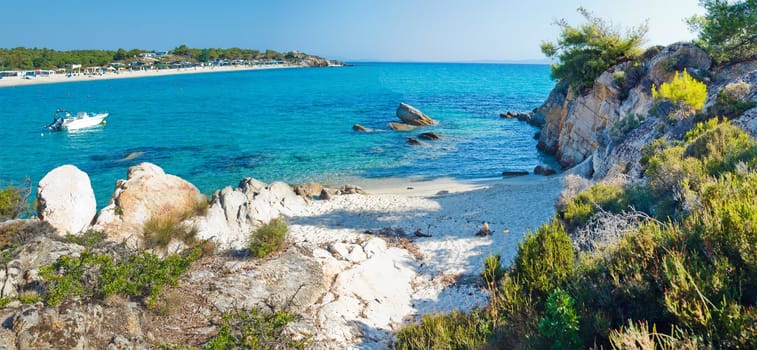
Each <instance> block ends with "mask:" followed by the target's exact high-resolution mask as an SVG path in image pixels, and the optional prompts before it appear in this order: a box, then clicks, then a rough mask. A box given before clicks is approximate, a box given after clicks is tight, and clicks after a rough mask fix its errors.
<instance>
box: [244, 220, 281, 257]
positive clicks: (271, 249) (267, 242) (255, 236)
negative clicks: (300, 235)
mask: <svg viewBox="0 0 757 350" xmlns="http://www.w3.org/2000/svg"><path fill="white" fill-rule="evenodd" d="M286 233H287V224H286V221H284V220H283V219H273V220H271V222H269V223H267V224H265V225H263V226H261V227H259V228H258V229H257V230H255V231H254V232H253V233H252V234H251V235H250V245H249V249H250V253H251V254H252V256H254V257H256V258H264V257H267V256H269V255H271V254H273V253H275V252H278V251H281V250H283V249H284V247H285V246H286Z"/></svg>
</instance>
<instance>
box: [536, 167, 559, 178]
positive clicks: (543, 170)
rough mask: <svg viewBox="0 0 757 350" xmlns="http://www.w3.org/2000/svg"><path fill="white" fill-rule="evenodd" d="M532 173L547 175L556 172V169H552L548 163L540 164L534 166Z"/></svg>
mask: <svg viewBox="0 0 757 350" xmlns="http://www.w3.org/2000/svg"><path fill="white" fill-rule="evenodd" d="M534 174H536V175H544V176H549V175H554V174H557V171H556V170H555V169H552V167H551V166H549V165H546V164H542V165H537V166H536V167H534Z"/></svg>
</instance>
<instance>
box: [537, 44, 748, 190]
mask: <svg viewBox="0 0 757 350" xmlns="http://www.w3.org/2000/svg"><path fill="white" fill-rule="evenodd" d="M710 65H711V60H710V58H709V56H708V55H707V54H706V53H705V52H704V51H703V50H701V49H700V48H698V47H696V46H695V45H693V44H689V43H677V44H673V45H670V46H668V47H665V48H662V49H659V48H653V49H650V50H648V51H647V53H645V55H644V56H643V57H642V59H640V60H638V61H632V62H624V63H621V64H619V65H616V66H614V67H611V68H610V69H608V70H607V71H606V72H604V73H603V74H602V75H601V76H600V77H599V78H597V80H596V81H595V82H594V86H593V87H592V88H591V90H589V91H586V92H583V93H579V92H575V91H572V89H568V88H567V86H565V84H564V83H561V84H558V85H557V87H555V89H554V90H553V91H552V93H551V94H550V95H549V98H548V99H547V101H546V102H545V103H544V104H543V105H542V106H540V107H539V108H538V109H537V110H536V113H535V117H536V118H543V119H544V120H545V125H544V127H543V129H542V131H541V134H540V138H539V144H538V147H539V149H541V150H543V151H545V152H548V153H552V154H554V155H555V157H556V158H557V160H558V162H559V163H560V165H561V166H562V167H563V168H570V167H573V166H575V165H577V164H579V163H582V162H584V161H586V160H587V159H588V158H592V159H591V160H589V161H590V162H591V163H593V166H592V171H591V172H590V174H585V175H588V176H593V177H594V178H595V179H601V178H604V177H606V176H613V175H617V174H621V173H622V174H627V175H631V176H636V177H638V176H641V173H642V171H643V169H642V168H641V166H640V165H639V160H640V159H641V156H642V154H641V148H642V147H643V146H644V145H647V144H649V143H650V142H652V141H653V140H655V139H657V138H659V137H663V136H666V137H669V138H671V139H674V138H676V137H680V136H681V134H682V133H683V132H685V130H686V128H687V127H690V126H691V123H692V122H691V121H690V120H689V121H687V122H686V123H683V124H681V125H676V126H671V125H665V123H666V121H665V120H664V119H665V118H664V115H665V114H666V106H665V105H664V104H662V105H658V106H657V107H656V108H654V107H655V101H653V99H652V95H651V87H652V85H653V84H654V85H657V86H659V85H660V84H661V83H663V82H667V81H669V80H670V79H671V78H672V76H673V74H674V72H675V71H682V70H683V69H686V70H687V71H688V72H689V73H691V74H692V75H694V76H695V77H697V78H699V79H701V80H704V81H705V83H707V84H708V100H707V101H708V102H707V104H706V109H707V108H710V107H712V106H713V105H714V104H715V101H716V97H717V95H718V93H719V92H720V91H721V90H723V89H725V87H726V86H728V85H729V84H734V83H740V82H741V83H743V84H744V85H746V86H748V87H747V88H746V90H747V91H748V92H747V93H746V94H743V96H740V98H742V99H745V100H753V101H754V100H755V99H756V98H755V95H756V94H757V86H755V81H757V71H755V68H756V67H757V63H755V62H752V63H743V64H739V65H736V66H733V67H728V68H722V69H719V70H718V71H711V70H710ZM756 117H757V110H755V109H754V108H753V109H751V110H748V111H746V112H745V113H744V115H743V116H742V117H739V118H736V119H735V120H734V123H736V124H737V125H742V126H743V127H744V128H745V129H747V130H750V129H751V130H755V131H757V120H755V118H756ZM687 123H688V124H687ZM636 124H638V125H636ZM752 132H753V134H757V133H755V132H754V131H752Z"/></svg>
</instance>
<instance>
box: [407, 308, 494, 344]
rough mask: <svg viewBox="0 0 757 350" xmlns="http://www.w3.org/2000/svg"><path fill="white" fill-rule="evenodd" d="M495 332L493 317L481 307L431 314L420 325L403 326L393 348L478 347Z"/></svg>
mask: <svg viewBox="0 0 757 350" xmlns="http://www.w3.org/2000/svg"><path fill="white" fill-rule="evenodd" d="M492 334H493V327H492V323H491V320H490V317H488V315H487V314H485V313H484V312H483V311H481V310H474V311H472V312H470V313H464V312H458V311H453V312H452V313H449V314H429V315H424V316H423V317H422V318H421V321H420V323H419V324H415V325H411V326H407V327H405V328H402V329H401V330H400V331H399V332H398V333H397V342H396V343H395V344H394V349H398V350H411V349H419V350H420V349H478V348H480V347H481V346H482V345H485V344H486V342H487V341H488V339H489V338H490V337H491V336H492Z"/></svg>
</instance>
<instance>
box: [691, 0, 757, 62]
mask: <svg viewBox="0 0 757 350" xmlns="http://www.w3.org/2000/svg"><path fill="white" fill-rule="evenodd" d="M700 4H701V5H702V6H703V7H704V8H705V10H706V13H705V15H704V16H694V17H692V18H689V19H688V23H689V26H690V28H691V29H692V30H693V31H695V32H699V40H698V42H697V44H699V45H701V46H702V47H703V48H705V50H707V52H708V53H709V54H710V56H711V57H712V59H713V60H715V62H717V63H729V62H739V61H744V60H748V59H751V58H754V57H757V0H740V1H728V0H701V1H700Z"/></svg>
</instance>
